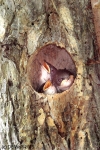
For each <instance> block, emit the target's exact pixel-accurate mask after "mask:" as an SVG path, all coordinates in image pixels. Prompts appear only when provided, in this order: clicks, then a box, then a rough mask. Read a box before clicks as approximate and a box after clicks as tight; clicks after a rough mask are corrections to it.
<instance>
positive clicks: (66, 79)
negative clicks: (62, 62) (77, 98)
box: [46, 62, 74, 93]
mask: <svg viewBox="0 0 100 150" xmlns="http://www.w3.org/2000/svg"><path fill="white" fill-rule="evenodd" d="M46 63H47V65H48V66H49V68H50V76H51V82H52V84H53V85H54V86H55V88H56V89H57V92H58V93H60V92H63V91H65V90H68V89H69V88H70V86H71V85H72V84H73V82H74V75H73V74H72V73H71V72H70V71H68V70H67V69H59V70H58V69H56V68H55V67H54V66H53V65H51V64H50V63H48V62H46Z"/></svg>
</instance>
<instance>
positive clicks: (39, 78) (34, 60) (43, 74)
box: [27, 43, 76, 94]
mask: <svg viewBox="0 0 100 150" xmlns="http://www.w3.org/2000/svg"><path fill="white" fill-rule="evenodd" d="M27 75H28V79H29V81H30V84H31V86H32V87H33V89H35V90H36V91H37V92H39V93H45V94H55V93H61V92H63V91H65V90H69V89H70V87H71V85H72V84H73V83H74V79H75V78H76V67H75V63H74V61H73V60H72V57H71V56H70V54H69V53H68V52H67V50H66V49H65V48H63V47H60V46H58V45H56V43H50V44H46V45H44V46H43V47H41V48H39V49H37V50H36V51H35V52H34V53H33V54H32V55H31V56H30V58H29V62H28V67H27ZM66 83H67V85H66ZM45 84H46V85H45ZM49 86H50V87H49Z"/></svg>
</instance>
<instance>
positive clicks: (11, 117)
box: [0, 0, 100, 150]
mask: <svg viewBox="0 0 100 150" xmlns="http://www.w3.org/2000/svg"><path fill="white" fill-rule="evenodd" d="M0 30H1V31H0V45H1V47H0V148H1V149H9V147H11V149H13V148H14V149H15V146H17V148H18V149H32V150H58V149H59V150H99V149H100V119H99V114H100V102H99V99H100V96H99V95H100V94H99V93H100V84H99V82H100V81H99V79H100V71H99V68H100V65H99V64H95V63H91V60H95V61H96V60H98V59H99V58H98V57H99V56H98V47H97V44H96V36H95V31H94V24H93V15H92V10H91V3H90V1H89V0H84V1H83V0H80V1H77V0H75V1H73V0H70V1H68V0H51V1H49V0H39V1H36V0H24V1H19V0H16V1H15V0H10V1H9V0H6V1H5V0H1V1H0ZM47 43H56V44H57V45H59V46H62V47H64V48H65V49H66V50H67V51H68V53H70V55H71V57H72V59H73V61H74V62H75V66H76V70H77V77H76V79H75V81H74V84H73V86H72V87H71V88H70V90H69V91H65V92H63V93H60V94H55V95H52V96H50V95H44V94H40V93H38V92H36V91H35V90H34V88H33V87H32V85H31V84H30V79H29V74H28V68H29V67H30V58H31V56H32V55H33V54H34V53H35V52H37V49H39V48H41V47H42V46H44V45H45V44H47ZM47 55H48V54H47ZM33 65H34V66H35V64H33ZM25 146H26V147H25Z"/></svg>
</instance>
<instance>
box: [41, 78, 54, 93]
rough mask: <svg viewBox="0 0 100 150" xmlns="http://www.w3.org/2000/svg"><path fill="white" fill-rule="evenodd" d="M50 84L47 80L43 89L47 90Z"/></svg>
mask: <svg viewBox="0 0 100 150" xmlns="http://www.w3.org/2000/svg"><path fill="white" fill-rule="evenodd" d="M50 86H52V83H51V81H50V80H48V81H47V82H46V83H45V85H44V86H43V91H45V90H47V89H48V88H49V87H50Z"/></svg>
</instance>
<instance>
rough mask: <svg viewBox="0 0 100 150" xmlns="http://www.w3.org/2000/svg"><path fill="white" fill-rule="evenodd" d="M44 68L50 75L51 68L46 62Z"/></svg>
mask: <svg viewBox="0 0 100 150" xmlns="http://www.w3.org/2000/svg"><path fill="white" fill-rule="evenodd" d="M42 67H43V68H44V69H45V70H46V71H47V72H48V73H50V67H49V65H48V64H47V63H46V62H44V63H43V65H42Z"/></svg>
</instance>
